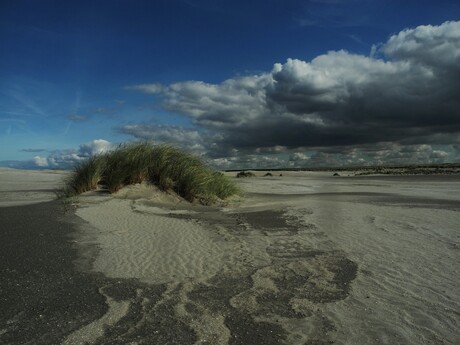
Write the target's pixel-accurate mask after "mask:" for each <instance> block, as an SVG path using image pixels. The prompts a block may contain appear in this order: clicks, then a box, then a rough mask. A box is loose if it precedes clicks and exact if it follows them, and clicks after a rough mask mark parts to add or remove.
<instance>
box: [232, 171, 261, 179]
mask: <svg viewBox="0 0 460 345" xmlns="http://www.w3.org/2000/svg"><path fill="white" fill-rule="evenodd" d="M255 176H256V175H254V174H253V173H252V172H250V171H240V172H239V173H238V174H236V177H238V178H242V177H255Z"/></svg>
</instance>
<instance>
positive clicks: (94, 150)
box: [0, 139, 115, 169]
mask: <svg viewBox="0 0 460 345" xmlns="http://www.w3.org/2000/svg"><path fill="white" fill-rule="evenodd" d="M114 148H115V145H114V144H112V143H110V142H109V141H107V140H103V139H96V140H92V141H90V142H87V143H84V144H81V145H79V147H78V149H68V150H55V151H48V152H49V154H48V156H46V157H42V156H38V155H37V156H34V157H33V158H32V159H31V160H28V161H1V162H0V166H5V167H10V168H18V169H70V168H72V167H73V166H74V165H75V164H76V163H78V162H81V161H83V160H85V159H87V158H88V157H90V156H93V155H97V154H102V153H105V152H108V151H110V150H112V149H114ZM22 151H25V152H39V151H46V150H39V151H38V150H35V149H26V150H22Z"/></svg>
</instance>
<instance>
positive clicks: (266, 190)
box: [0, 170, 460, 345]
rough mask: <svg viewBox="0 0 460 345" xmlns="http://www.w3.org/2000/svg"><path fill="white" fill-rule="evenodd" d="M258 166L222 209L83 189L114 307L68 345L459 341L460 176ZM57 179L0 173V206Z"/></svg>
mask: <svg viewBox="0 0 460 345" xmlns="http://www.w3.org/2000/svg"><path fill="white" fill-rule="evenodd" d="M256 174H257V175H258V177H256V178H246V179H236V181H237V183H239V184H240V185H241V186H242V187H243V189H244V190H246V197H245V199H243V200H242V201H240V202H235V203H233V204H230V205H227V206H225V207H203V206H198V205H190V204H188V203H186V202H184V201H182V200H181V199H179V198H178V197H176V196H173V195H165V194H163V193H161V192H159V191H158V190H157V189H156V188H155V187H152V186H148V185H146V184H143V185H136V186H131V187H128V188H125V189H123V190H122V191H120V192H119V193H117V194H116V195H108V194H103V193H99V192H91V193H87V194H85V195H83V196H81V197H79V204H78V207H77V208H76V215H77V216H79V217H80V218H81V219H83V221H81V222H79V224H80V225H79V230H78V233H77V234H76V236H75V238H74V242H75V247H76V248H77V249H78V251H79V253H80V254H79V256H80V257H79V260H77V261H76V262H75V264H76V265H77V266H78V267H79V269H80V270H81V271H82V272H83V271H85V272H89V273H91V272H92V273H91V274H94V275H95V277H98V276H100V275H102V274H103V275H104V276H105V277H107V278H104V279H100V278H98V279H99V281H100V282H101V283H100V285H99V290H98V291H99V294H100V295H101V296H103V298H104V299H105V301H106V304H107V308H106V310H107V311H106V313H105V315H103V316H102V317H99V318H95V319H93V320H92V321H91V322H87V321H86V322H85V323H84V324H78V323H77V325H78V326H75V327H73V331H72V332H67V333H66V336H65V337H64V338H62V343H63V344H109V343H111V344H112V343H120V344H121V343H123V344H264V345H267V344H299V345H300V344H302V345H307V344H309V345H320V344H332V343H333V344H350V345H352V344H353V345H354V344H414V345H415V344H457V343H458V339H459V338H460V332H459V331H458V325H459V324H460V289H458V286H460V272H459V263H460V233H459V229H460V178H459V177H458V176H407V177H391V176H376V177H332V173H329V172H328V173H321V172H316V173H309V172H282V174H283V176H282V177H279V176H278V175H279V173H278V174H274V175H275V176H274V177H262V176H263V175H264V173H263V172H257V173H256ZM61 178H62V175H57V174H53V173H50V172H48V173H46V172H35V173H33V172H16V171H14V172H12V171H11V170H4V171H1V172H0V181H1V182H2V183H1V190H0V196H1V197H2V198H1V199H0V203H1V204H0V205H3V206H9V205H13V204H14V205H16V204H17V203H24V202H30V201H33V202H37V201H40V200H48V199H49V198H51V197H52V192H51V191H52V189H53V188H54V187H55V186H56V184H58V183H59V181H60V179H61ZM34 179H35V180H37V181H40V182H39V183H36V184H34V183H32V182H33V181H34ZM27 181H29V182H30V183H29V182H27ZM27 193H32V194H30V196H31V197H30V198H28V197H26V195H28V194H27ZM33 193H37V194H33ZM40 193H41V194H40ZM6 329H8V328H6ZM0 331H1V332H4V331H3V330H2V329H0ZM1 332H0V339H1V337H2V333H1ZM5 332H6V331H5ZM5 334H7V333H5ZM17 343H20V342H17Z"/></svg>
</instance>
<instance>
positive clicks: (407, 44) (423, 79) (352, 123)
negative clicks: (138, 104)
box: [119, 22, 460, 164]
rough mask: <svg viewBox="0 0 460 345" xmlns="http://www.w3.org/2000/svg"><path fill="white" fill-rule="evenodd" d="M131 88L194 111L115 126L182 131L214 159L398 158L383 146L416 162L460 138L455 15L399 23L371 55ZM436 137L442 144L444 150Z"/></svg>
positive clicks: (143, 131)
mask: <svg viewBox="0 0 460 345" xmlns="http://www.w3.org/2000/svg"><path fill="white" fill-rule="evenodd" d="M130 89H131V90H137V91H141V92H143V93H150V94H156V95H158V96H160V97H161V98H162V100H163V107H164V108H165V109H167V110H169V111H171V112H175V113H179V114H182V115H183V116H186V117H189V118H191V119H192V121H193V125H194V126H195V128H194V129H181V128H179V127H174V126H173V127H169V128H168V127H167V126H155V125H151V124H137V125H130V126H124V127H121V128H120V129H119V130H120V131H121V132H123V133H127V134H131V135H132V136H134V137H136V138H161V140H166V139H171V140H174V139H176V140H178V141H179V142H181V141H180V140H181V138H182V139H183V141H185V142H193V143H197V145H199V147H200V148H201V149H202V151H203V152H205V153H206V154H207V155H209V156H210V157H213V158H216V159H221V160H222V159H227V160H231V157H237V156H241V155H243V154H244V155H249V156H248V157H250V155H259V157H262V155H261V153H264V152H265V153H270V152H271V153H274V152H275V153H278V154H279V153H280V152H285V153H286V154H288V153H289V154H291V155H292V154H293V153H295V152H306V151H307V150H310V151H312V152H316V153H317V155H320V156H321V155H322V156H323V157H322V159H323V161H328V160H329V161H331V162H332V161H334V160H333V159H331V157H339V156H340V155H341V158H340V159H339V161H338V162H339V163H342V164H344V163H347V162H348V161H350V159H351V160H352V161H353V159H354V162H355V163H357V162H359V160H360V159H363V160H366V159H367V161H373V162H378V161H381V160H384V159H386V160H388V161H391V160H394V159H396V158H398V157H392V156H391V154H389V153H388V148H391V152H394V153H397V152H399V153H400V154H401V155H400V157H403V156H404V157H409V158H410V157H414V159H415V160H417V159H418V158H417V157H418V156H417V154H416V153H417V152H420V150H421V151H423V150H425V151H427V148H428V147H429V150H431V151H430V152H431V153H430V154H428V155H426V154H425V156H424V157H425V158H426V157H428V158H429V157H431V158H430V159H432V160H433V159H439V157H441V158H442V157H444V159H452V157H456V156H455V155H456V154H457V153H456V152H457V151H456V150H458V145H459V144H460V98H459V97H458V95H460V22H446V23H443V24H442V25H439V26H432V25H425V26H419V27H417V28H414V29H406V30H403V31H401V32H399V33H397V34H395V35H393V36H391V37H390V38H389V39H388V41H387V42H385V43H383V44H379V45H375V46H373V47H372V51H371V55H370V56H362V55H356V54H352V53H350V52H347V51H343V50H341V51H331V52H328V53H327V54H324V55H320V56H318V57H316V58H315V59H313V60H312V61H309V62H308V61H302V60H299V59H288V60H287V61H286V62H285V63H283V64H280V63H277V64H275V65H274V67H273V69H272V70H271V71H270V72H267V73H262V74H259V75H253V76H244V77H235V78H232V79H228V80H226V81H224V82H222V83H220V84H209V83H205V82H202V81H184V82H179V83H174V84H170V85H160V84H158V83H153V84H142V85H137V86H131V87H130ZM203 133H204V134H203ZM423 145H427V146H423ZM437 145H444V146H443V148H444V149H445V150H444V151H442V150H441V151H442V152H444V153H441V151H440V150H439V149H437V148H436V147H437ZM446 145H447V146H446ZM404 147H407V148H408V150H407V152H412V154H413V156H410V154H408V153H407V152H406V151H404V150H405V149H404ZM422 147H424V148H425V149H420V148H422ZM425 151H424V152H425ZM437 151H439V152H438V153H436V152H437ZM405 152H406V153H405ZM320 153H321V154H320ZM303 154H304V155H305V153H303ZM436 155H437V156H436ZM326 156H327V157H326ZM435 156H436V157H435ZM292 157H295V156H292ZM305 157H306V156H305ZM353 157H354V158H353ZM358 157H361V158H358ZM320 158H321V157H319V156H309V159H308V160H305V159H304V160H303V161H309V162H310V163H312V164H313V162H314V161H315V160H316V161H318V162H319V161H320V160H321V159H320ZM428 158H427V159H428ZM293 161H297V162H301V160H299V159H297V160H293ZM351 163H353V162H351Z"/></svg>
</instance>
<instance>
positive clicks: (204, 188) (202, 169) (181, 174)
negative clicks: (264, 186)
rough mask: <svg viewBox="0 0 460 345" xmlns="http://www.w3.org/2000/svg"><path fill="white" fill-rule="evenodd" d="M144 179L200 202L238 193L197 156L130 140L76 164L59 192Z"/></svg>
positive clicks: (115, 187)
mask: <svg viewBox="0 0 460 345" xmlns="http://www.w3.org/2000/svg"><path fill="white" fill-rule="evenodd" d="M143 181H150V182H152V183H154V184H155V185H157V186H158V187H159V188H160V189H161V190H164V191H170V190H172V191H174V192H176V193H177V194H178V195H180V196H182V197H183V198H185V199H186V200H188V201H195V200H198V201H199V202H201V203H203V204H210V203H213V202H215V201H217V200H219V199H221V200H223V199H226V198H228V197H230V196H232V195H235V194H240V190H239V188H238V187H237V186H236V185H235V184H234V182H233V181H231V180H229V179H228V178H227V177H225V176H224V175H223V174H221V173H219V172H216V171H213V170H212V169H211V168H209V167H208V166H206V164H204V162H203V161H202V160H201V159H200V158H199V157H196V156H194V155H192V154H190V153H188V152H185V151H182V150H180V149H178V148H176V147H173V146H169V145H159V146H154V145H152V144H150V143H133V144H124V145H120V146H119V147H118V148H117V149H116V150H114V151H111V152H109V153H106V154H102V155H97V156H93V157H90V158H88V159H87V160H85V161H84V162H81V163H79V164H77V165H76V166H75V167H74V169H73V171H72V173H71V175H70V176H69V178H68V179H67V181H66V183H65V186H64V188H63V190H62V192H61V196H62V197H71V196H75V195H78V194H81V193H84V192H86V191H90V190H95V189H96V188H98V185H102V186H104V187H105V188H106V189H107V190H108V191H109V192H111V193H114V192H116V191H118V190H119V189H121V188H123V187H124V186H126V185H130V184H135V183H141V182H143Z"/></svg>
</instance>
